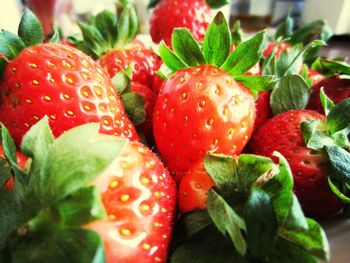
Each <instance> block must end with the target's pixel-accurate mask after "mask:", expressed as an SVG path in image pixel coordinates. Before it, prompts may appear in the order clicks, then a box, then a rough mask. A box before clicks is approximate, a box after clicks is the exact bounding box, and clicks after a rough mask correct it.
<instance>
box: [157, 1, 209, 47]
mask: <svg viewBox="0 0 350 263" xmlns="http://www.w3.org/2000/svg"><path fill="white" fill-rule="evenodd" d="M210 19H211V12H210V6H209V5H208V4H207V3H206V2H205V0H190V1H188V0H161V1H160V2H159V3H158V4H157V5H156V7H155V8H154V10H153V13H152V16H151V20H150V34H151V37H152V40H153V42H155V43H159V42H161V41H162V40H164V42H165V43H166V44H167V45H168V46H170V45H171V36H172V33H173V30H174V29H175V28H178V27H182V28H188V29H189V31H190V32H191V33H192V34H193V36H194V37H195V38H196V39H197V40H198V41H203V39H204V35H205V32H206V30H207V28H208V26H209V23H210Z"/></svg>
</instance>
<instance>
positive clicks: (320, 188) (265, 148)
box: [250, 110, 341, 217]
mask: <svg viewBox="0 0 350 263" xmlns="http://www.w3.org/2000/svg"><path fill="white" fill-rule="evenodd" d="M315 119H319V120H321V121H324V120H325V116H324V115H321V114H319V113H317V112H315V111H308V110H292V111H287V112H285V113H281V114H278V115H276V116H275V117H274V118H272V119H271V120H269V121H268V122H266V123H265V124H264V125H263V126H262V127H261V128H260V129H259V130H258V132H257V133H256V134H255V135H254V136H253V137H252V140H251V142H250V147H251V150H252V151H253V153H255V154H259V155H264V156H267V157H273V152H274V151H278V152H280V153H281V154H282V155H283V156H284V157H286V159H287V160H288V162H289V165H290V167H291V170H292V173H293V178H294V183H295V185H294V192H295V193H296V195H297V197H298V199H299V201H300V203H301V205H302V207H303V210H304V212H305V213H306V214H308V215H310V216H313V217H322V216H326V215H329V214H332V213H334V212H336V211H338V210H339V209H340V208H341V205H340V201H339V200H338V199H337V198H336V197H335V195H334V194H333V193H332V191H331V190H330V189H329V187H328V183H327V176H328V175H329V173H330V168H329V166H328V159H327V156H326V154H324V153H322V152H318V151H315V150H312V149H308V148H307V147H306V145H305V141H304V138H303V135H302V132H301V130H300V126H301V123H302V122H305V121H311V120H315Z"/></svg>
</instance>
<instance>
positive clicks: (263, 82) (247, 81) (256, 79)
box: [234, 76, 277, 96]
mask: <svg viewBox="0 0 350 263" xmlns="http://www.w3.org/2000/svg"><path fill="white" fill-rule="evenodd" d="M234 79H235V80H236V81H238V82H241V83H242V84H243V85H244V86H246V87H247V88H248V89H250V90H251V91H252V92H253V94H254V96H257V95H258V93H259V92H260V91H265V90H273V88H274V87H275V86H276V84H277V81H276V80H274V76H238V77H235V78H234Z"/></svg>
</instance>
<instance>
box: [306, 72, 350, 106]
mask: <svg viewBox="0 0 350 263" xmlns="http://www.w3.org/2000/svg"><path fill="white" fill-rule="evenodd" d="M322 87H323V91H324V93H325V94H326V95H327V96H328V97H329V98H330V99H331V100H332V101H333V102H334V103H335V104H337V103H339V102H341V101H342V100H345V99H347V98H349V97H350V80H349V79H340V78H339V76H334V77H331V78H328V79H325V80H323V81H321V82H319V83H317V84H316V85H314V86H313V87H312V92H311V97H310V100H309V104H308V105H307V108H308V109H310V110H315V111H318V112H320V113H324V110H323V107H322V104H321V101H320V91H321V88H322Z"/></svg>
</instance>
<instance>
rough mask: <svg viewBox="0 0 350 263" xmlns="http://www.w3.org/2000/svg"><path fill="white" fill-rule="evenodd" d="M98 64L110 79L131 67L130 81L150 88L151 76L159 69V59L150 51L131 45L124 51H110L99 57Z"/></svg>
mask: <svg viewBox="0 0 350 263" xmlns="http://www.w3.org/2000/svg"><path fill="white" fill-rule="evenodd" d="M98 62H99V64H100V65H101V66H102V68H105V69H106V70H107V72H108V74H109V76H110V77H111V78H113V77H114V76H115V74H117V73H118V72H120V71H121V70H125V69H126V68H127V67H129V65H131V66H132V73H133V76H132V81H133V82H138V83H141V84H143V85H147V86H149V87H151V86H152V76H153V75H154V74H155V73H156V71H157V70H158V69H159V65H160V58H159V57H158V56H157V55H156V54H155V53H154V52H153V51H152V50H150V49H146V48H144V47H141V46H140V45H133V46H131V47H130V48H126V49H115V50H111V51H110V52H108V53H107V54H105V55H103V56H102V57H100V58H99V60H98Z"/></svg>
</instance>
